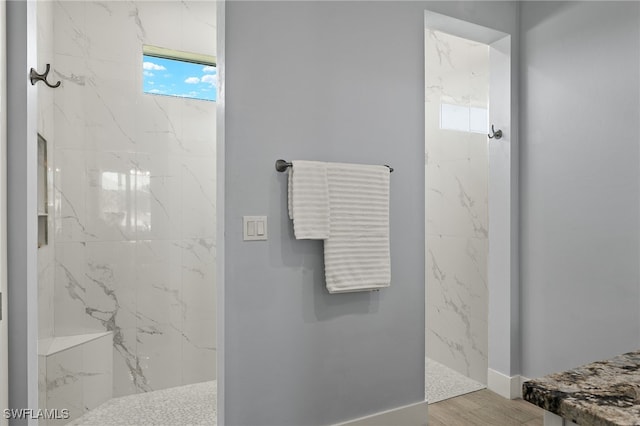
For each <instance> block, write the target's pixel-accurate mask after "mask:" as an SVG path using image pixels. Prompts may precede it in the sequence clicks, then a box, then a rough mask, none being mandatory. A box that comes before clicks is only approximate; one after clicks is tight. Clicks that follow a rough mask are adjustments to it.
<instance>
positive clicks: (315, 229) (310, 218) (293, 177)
mask: <svg viewBox="0 0 640 426" xmlns="http://www.w3.org/2000/svg"><path fill="white" fill-rule="evenodd" d="M292 164H293V167H289V185H288V186H289V189H288V195H289V197H288V198H289V200H288V204H289V218H291V219H292V220H293V231H294V234H295V236H296V239H298V240H302V239H319V240H323V239H326V238H329V190H328V184H327V163H324V162H319V161H301V160H297V161H292Z"/></svg>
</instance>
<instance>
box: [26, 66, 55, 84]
mask: <svg viewBox="0 0 640 426" xmlns="http://www.w3.org/2000/svg"><path fill="white" fill-rule="evenodd" d="M50 70H51V64H47V68H46V69H45V70H44V74H38V73H37V72H36V70H35V69H33V68H31V72H30V73H29V79H30V80H31V85H35V84H36V83H37V82H38V81H44V84H46V85H47V86H49V87H53V88H54V89H55V88H56V87H58V86H60V83H61V82H60V81H58V82H57V83H56V84H51V83H49V82H48V81H47V77H48V76H49V71H50Z"/></svg>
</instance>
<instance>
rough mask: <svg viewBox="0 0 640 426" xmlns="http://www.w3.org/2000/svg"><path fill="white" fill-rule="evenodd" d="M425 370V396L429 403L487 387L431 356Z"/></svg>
mask: <svg viewBox="0 0 640 426" xmlns="http://www.w3.org/2000/svg"><path fill="white" fill-rule="evenodd" d="M425 371H426V376H427V377H426V380H425V396H426V399H427V402H428V403H429V404H433V403H434V402H438V401H443V400H445V399H449V398H453V397H456V396H460V395H464V394H466V393H469V392H474V391H477V390H480V389H485V388H486V386H485V385H483V384H482V383H480V382H476V381H475V380H472V379H470V378H468V377H467V376H464V375H462V374H460V373H458V372H457V371H455V370H452V369H451V368H449V367H447V366H444V365H442V364H440V363H439V362H436V361H434V360H432V359H430V358H426V359H425Z"/></svg>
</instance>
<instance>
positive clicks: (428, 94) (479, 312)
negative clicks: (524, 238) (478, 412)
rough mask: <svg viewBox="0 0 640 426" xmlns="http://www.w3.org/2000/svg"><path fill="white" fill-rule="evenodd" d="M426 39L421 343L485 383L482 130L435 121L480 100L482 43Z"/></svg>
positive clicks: (483, 91)
mask: <svg viewBox="0 0 640 426" xmlns="http://www.w3.org/2000/svg"><path fill="white" fill-rule="evenodd" d="M425 40H426V48H425V100H426V101H425V158H426V160H425V188H426V195H425V209H426V210H425V211H426V214H425V226H426V234H427V241H426V248H427V250H426V259H425V262H426V265H427V274H426V317H427V319H426V320H427V333H426V350H427V355H428V356H429V357H430V358H433V359H435V360H436V361H439V362H441V363H443V364H445V365H447V366H448V367H450V368H453V369H455V370H457V371H458V372H460V373H462V374H464V375H466V376H467V377H471V378H472V379H474V380H477V381H480V382H483V383H486V372H487V345H488V343H487V315H488V301H487V255H488V244H487V230H488V209H487V207H488V187H487V173H488V159H487V146H486V144H487V138H486V135H484V134H477V133H471V132H467V131H454V130H444V129H441V128H440V113H441V110H440V108H441V104H442V103H450V104H454V105H459V106H462V107H467V108H469V107H471V106H473V107H485V108H486V107H487V104H488V70H489V68H488V67H489V62H488V48H487V47H486V46H483V45H480V44H478V43H475V42H470V41H468V40H464V39H461V38H458V37H453V36H449V35H447V34H444V33H440V32H437V31H427V33H426V35H425Z"/></svg>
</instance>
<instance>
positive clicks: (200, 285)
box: [182, 238, 216, 324]
mask: <svg viewBox="0 0 640 426" xmlns="http://www.w3.org/2000/svg"><path fill="white" fill-rule="evenodd" d="M182 246H183V251H182V298H183V302H184V306H185V310H184V312H183V318H184V320H185V321H195V320H201V321H210V322H211V323H212V324H213V322H214V321H215V317H216V284H215V274H216V272H215V271H216V270H215V266H216V248H215V240H214V239H204V238H200V239H190V240H183V241H182Z"/></svg>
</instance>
